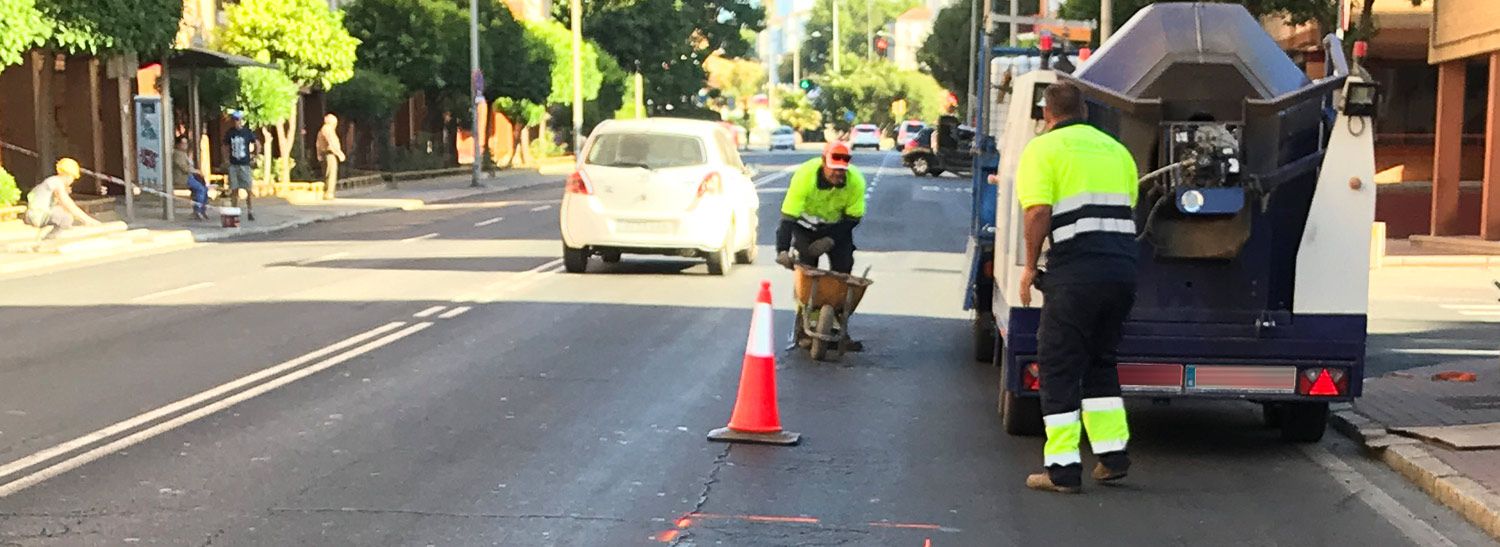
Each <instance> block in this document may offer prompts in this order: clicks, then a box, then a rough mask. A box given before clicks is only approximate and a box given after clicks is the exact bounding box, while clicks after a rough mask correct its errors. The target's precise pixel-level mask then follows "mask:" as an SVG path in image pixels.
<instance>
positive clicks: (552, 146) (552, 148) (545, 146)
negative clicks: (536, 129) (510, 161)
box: [531, 139, 568, 158]
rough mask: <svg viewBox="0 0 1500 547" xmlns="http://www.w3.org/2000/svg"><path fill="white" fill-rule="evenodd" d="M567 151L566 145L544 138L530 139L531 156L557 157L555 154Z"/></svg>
mask: <svg viewBox="0 0 1500 547" xmlns="http://www.w3.org/2000/svg"><path fill="white" fill-rule="evenodd" d="M567 151H568V149H567V148H566V147H564V146H563V145H561V144H557V143H556V142H553V141H551V140H546V139H532V140H531V157H533V158H552V157H557V156H561V155H563V154H564V153H566V152H567Z"/></svg>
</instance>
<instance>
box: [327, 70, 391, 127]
mask: <svg viewBox="0 0 1500 547" xmlns="http://www.w3.org/2000/svg"><path fill="white" fill-rule="evenodd" d="M406 97H407V93H406V87H405V86H403V85H401V82H400V81H399V80H397V79H396V77H395V76H391V75H389V74H385V73H381V72H376V71H373V70H364V69H359V70H355V71H354V77H353V78H350V79H349V81H347V82H344V83H342V84H339V85H337V86H334V88H333V89H330V90H329V91H328V110H329V111H330V112H333V113H334V114H337V115H339V116H340V117H343V118H345V119H348V120H350V121H354V122H360V123H369V124H385V123H386V122H389V121H390V120H391V118H392V117H394V116H395V115H396V109H398V108H400V107H401V101H404V100H406Z"/></svg>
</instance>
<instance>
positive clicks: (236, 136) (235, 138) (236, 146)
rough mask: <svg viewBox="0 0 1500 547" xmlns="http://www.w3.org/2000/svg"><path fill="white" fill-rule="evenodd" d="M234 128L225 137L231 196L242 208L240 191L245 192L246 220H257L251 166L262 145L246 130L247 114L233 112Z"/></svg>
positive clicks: (231, 116) (231, 115)
mask: <svg viewBox="0 0 1500 547" xmlns="http://www.w3.org/2000/svg"><path fill="white" fill-rule="evenodd" d="M229 117H230V118H232V119H233V120H234V127H232V128H230V129H229V132H228V133H226V134H225V135H224V150H225V152H226V153H225V154H224V155H225V157H227V158H229V195H230V196H231V197H230V199H231V200H233V201H234V206H235V207H236V208H238V207H239V206H240V190H244V191H245V219H246V220H250V221H254V220H255V203H254V200H255V182H254V177H253V176H252V173H251V172H250V166H251V165H253V164H254V163H255V156H256V155H258V154H259V153H260V143H259V142H257V140H256V138H255V132H254V131H251V130H249V129H246V128H245V113H244V112H240V111H238V110H236V111H234V112H231V113H230V114H229Z"/></svg>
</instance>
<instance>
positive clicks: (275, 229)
mask: <svg viewBox="0 0 1500 547" xmlns="http://www.w3.org/2000/svg"><path fill="white" fill-rule="evenodd" d="M556 183H557V181H555V180H550V179H547V180H540V181H536V182H532V183H527V184H518V185H515V186H506V187H504V188H486V189H484V191H480V192H475V193H472V194H469V195H466V196H459V197H452V198H445V199H436V200H432V201H422V202H421V203H422V204H423V205H427V204H433V203H448V202H453V201H459V200H464V199H469V198H471V197H474V196H484V195H489V194H499V193H503V192H511V191H516V190H526V189H529V188H536V187H539V186H546V185H548V184H556ZM412 201H420V200H412ZM408 209H409V207H405V206H401V205H389V206H383V207H373V208H370V209H365V210H362V211H345V212H341V213H334V214H332V215H330V216H326V217H320V218H305V219H300V220H294V221H291V222H287V223H284V224H277V225H275V226H267V227H264V228H259V227H257V228H251V229H249V230H246V229H244V228H243V224H241V226H242V228H241V229H239V230H237V231H233V232H228V231H226V232H212V233H205V234H195V235H194V239H196V240H197V241H198V242H199V243H209V242H214V241H226V240H232V239H239V238H243V237H252V236H261V235H268V234H275V233H279V232H284V231H286V230H291V229H293V228H301V227H303V226H307V225H310V224H317V223H319V222H328V221H333V220H341V219H346V218H350V217H357V216H361V215H369V214H375V213H388V212H391V211H403V210H408Z"/></svg>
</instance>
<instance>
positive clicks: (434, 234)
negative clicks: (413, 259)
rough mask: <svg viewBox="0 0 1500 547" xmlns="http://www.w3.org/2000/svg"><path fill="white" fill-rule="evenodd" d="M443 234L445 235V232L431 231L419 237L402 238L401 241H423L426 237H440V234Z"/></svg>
mask: <svg viewBox="0 0 1500 547" xmlns="http://www.w3.org/2000/svg"><path fill="white" fill-rule="evenodd" d="M441 235H443V234H440V233H437V232H433V233H430V234H426V235H420V236H417V237H408V238H406V239H403V240H401V242H402V243H411V242H413V241H422V240H424V239H432V238H434V237H438V236H441Z"/></svg>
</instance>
